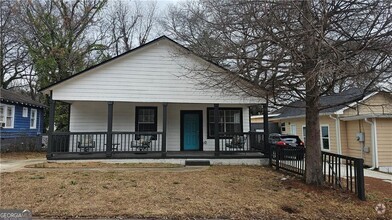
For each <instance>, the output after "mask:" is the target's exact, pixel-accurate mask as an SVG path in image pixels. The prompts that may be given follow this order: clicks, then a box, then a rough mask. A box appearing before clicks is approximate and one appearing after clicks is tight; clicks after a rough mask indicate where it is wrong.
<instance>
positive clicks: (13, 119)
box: [0, 104, 15, 128]
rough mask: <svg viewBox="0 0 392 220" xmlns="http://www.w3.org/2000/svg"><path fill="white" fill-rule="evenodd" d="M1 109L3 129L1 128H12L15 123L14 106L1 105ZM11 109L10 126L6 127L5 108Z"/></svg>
mask: <svg viewBox="0 0 392 220" xmlns="http://www.w3.org/2000/svg"><path fill="white" fill-rule="evenodd" d="M0 106H1V107H4V118H3V123H4V127H3V128H14V123H15V106H14V105H4V104H1V105H0ZM8 107H11V109H12V120H11V126H9V127H7V108H8Z"/></svg>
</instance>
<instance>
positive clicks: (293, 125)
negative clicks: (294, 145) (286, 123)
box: [290, 124, 297, 135]
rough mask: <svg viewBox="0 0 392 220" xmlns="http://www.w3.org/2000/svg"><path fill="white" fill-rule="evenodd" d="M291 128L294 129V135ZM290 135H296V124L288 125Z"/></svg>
mask: <svg viewBox="0 0 392 220" xmlns="http://www.w3.org/2000/svg"><path fill="white" fill-rule="evenodd" d="M293 127H295V129H294V133H293ZM290 134H292V135H297V125H296V124H291V125H290Z"/></svg>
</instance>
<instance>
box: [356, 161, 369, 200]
mask: <svg viewBox="0 0 392 220" xmlns="http://www.w3.org/2000/svg"><path fill="white" fill-rule="evenodd" d="M354 166H355V171H356V172H355V173H356V175H355V182H356V183H357V184H356V185H357V188H356V191H357V195H358V198H359V199H360V200H362V201H365V200H366V197H365V177H364V173H363V159H359V160H355V162H354Z"/></svg>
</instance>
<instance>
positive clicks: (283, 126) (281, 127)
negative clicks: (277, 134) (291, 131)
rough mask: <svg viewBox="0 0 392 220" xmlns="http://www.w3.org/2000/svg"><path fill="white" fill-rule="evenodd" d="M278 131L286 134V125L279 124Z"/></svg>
mask: <svg viewBox="0 0 392 220" xmlns="http://www.w3.org/2000/svg"><path fill="white" fill-rule="evenodd" d="M280 130H281V131H282V133H283V132H286V123H284V122H282V123H281V124H280Z"/></svg>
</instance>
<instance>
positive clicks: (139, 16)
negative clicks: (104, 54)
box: [104, 0, 157, 55]
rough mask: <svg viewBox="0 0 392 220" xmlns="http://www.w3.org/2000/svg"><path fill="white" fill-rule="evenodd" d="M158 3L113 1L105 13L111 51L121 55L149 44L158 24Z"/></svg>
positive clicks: (133, 0) (129, 0) (132, 0)
mask: <svg viewBox="0 0 392 220" xmlns="http://www.w3.org/2000/svg"><path fill="white" fill-rule="evenodd" d="M156 13H157V5H156V1H151V2H149V3H148V4H142V3H141V2H140V1H137V0H128V1H124V0H119V1H112V2H110V5H109V7H108V9H107V11H106V12H105V13H104V14H105V16H106V19H105V22H104V25H105V26H107V29H108V30H107V32H108V34H107V35H108V38H109V42H108V43H107V44H108V45H109V49H110V51H111V53H113V55H119V54H121V53H123V52H125V51H129V50H131V49H132V48H134V47H137V46H140V45H142V44H144V43H146V42H147V40H148V39H149V37H150V36H151V34H152V30H153V27H154V25H155V23H156V20H157V18H156Z"/></svg>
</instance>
